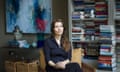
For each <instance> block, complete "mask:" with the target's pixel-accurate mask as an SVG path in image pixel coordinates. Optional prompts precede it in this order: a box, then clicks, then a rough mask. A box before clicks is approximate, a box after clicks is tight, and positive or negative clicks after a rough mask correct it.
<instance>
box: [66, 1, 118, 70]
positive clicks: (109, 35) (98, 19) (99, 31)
mask: <svg viewBox="0 0 120 72" xmlns="http://www.w3.org/2000/svg"><path fill="white" fill-rule="evenodd" d="M114 2H115V1H114V0H68V14H69V15H68V18H69V40H70V41H71V44H72V46H73V48H77V47H81V48H84V51H85V56H84V58H87V59H89V58H90V59H97V60H98V68H99V69H108V68H107V67H103V68H100V66H101V65H100V63H99V62H100V59H101V57H106V58H109V57H111V59H110V60H111V61H112V60H114V62H115V63H116V57H115V55H116V54H115V45H116V42H115V41H116V40H115V37H116V36H115V35H116V33H115V30H114V29H115V24H114V23H115V22H114V16H115V14H114V13H113V12H115V9H114V7H115V6H114ZM104 27H105V30H107V29H108V32H104V29H103V28H104ZM106 28H107V29H106ZM111 30H112V31H111ZM105 42H106V43H105ZM109 42H110V43H109ZM104 46H105V47H106V46H108V48H109V49H103V47H104ZM108 50H110V51H111V52H112V54H111V55H107V51H108ZM103 53H105V54H103ZM105 61H106V60H105ZM111 63H112V62H111ZM105 64H106V63H104V62H103V63H102V65H105ZM106 65H108V64H106ZM115 67H116V65H115ZM111 70H112V69H111Z"/></svg>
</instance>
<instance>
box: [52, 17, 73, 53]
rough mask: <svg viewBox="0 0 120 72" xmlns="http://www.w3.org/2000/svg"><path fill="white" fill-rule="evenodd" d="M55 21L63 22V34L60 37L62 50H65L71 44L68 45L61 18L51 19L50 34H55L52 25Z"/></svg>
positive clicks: (68, 48)
mask: <svg viewBox="0 0 120 72" xmlns="http://www.w3.org/2000/svg"><path fill="white" fill-rule="evenodd" d="M56 22H62V24H63V27H64V31H63V35H62V38H61V43H62V46H63V48H64V50H65V51H69V50H70V48H71V45H70V42H69V40H68V38H67V37H66V31H65V26H64V23H63V21H62V19H56V20H53V22H52V24H51V33H52V36H54V35H55V33H54V27H55V23H56Z"/></svg>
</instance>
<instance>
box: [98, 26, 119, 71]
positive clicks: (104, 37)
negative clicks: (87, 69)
mask: <svg viewBox="0 0 120 72" xmlns="http://www.w3.org/2000/svg"><path fill="white" fill-rule="evenodd" d="M114 40H115V36H114V26H113V25H100V50H99V54H100V55H99V57H98V68H99V69H104V70H112V71H115V70H116V65H117V64H116V54H115V43H114Z"/></svg>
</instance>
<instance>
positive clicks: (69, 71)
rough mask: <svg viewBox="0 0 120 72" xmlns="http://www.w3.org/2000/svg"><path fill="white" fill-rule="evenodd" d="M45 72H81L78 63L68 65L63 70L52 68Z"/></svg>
mask: <svg viewBox="0 0 120 72" xmlns="http://www.w3.org/2000/svg"><path fill="white" fill-rule="evenodd" d="M46 70H47V72H83V71H82V69H81V68H80V66H79V64H78V63H69V64H67V65H66V68H65V69H64V70H62V69H54V68H53V67H49V66H48V67H47V68H46Z"/></svg>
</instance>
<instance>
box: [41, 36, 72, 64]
mask: <svg viewBox="0 0 120 72" xmlns="http://www.w3.org/2000/svg"><path fill="white" fill-rule="evenodd" d="M43 50H44V54H45V60H46V63H48V61H49V60H52V61H53V62H55V63H56V62H59V61H63V60H66V59H69V60H70V59H71V50H70V51H68V52H66V51H65V50H64V49H63V48H62V45H58V44H57V42H56V40H55V38H54V37H49V38H47V39H46V40H45V42H44V47H43Z"/></svg>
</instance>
